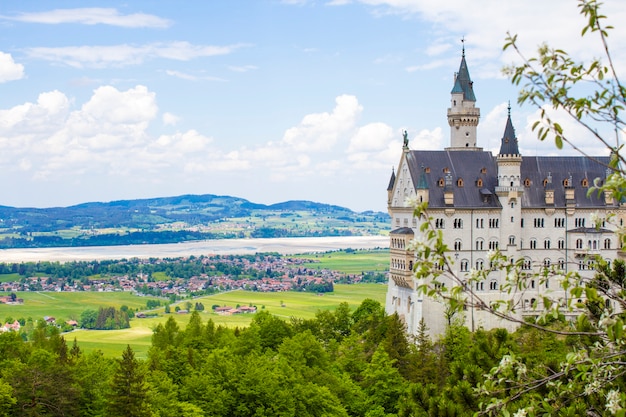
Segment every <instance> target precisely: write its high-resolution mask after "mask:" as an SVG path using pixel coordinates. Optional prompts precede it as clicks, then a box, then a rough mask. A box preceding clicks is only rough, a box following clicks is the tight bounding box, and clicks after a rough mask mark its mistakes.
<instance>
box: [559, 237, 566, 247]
mask: <svg viewBox="0 0 626 417" xmlns="http://www.w3.org/2000/svg"><path fill="white" fill-rule="evenodd" d="M558 246H559V249H565V239H559V243H558Z"/></svg>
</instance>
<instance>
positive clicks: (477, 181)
mask: <svg viewBox="0 0 626 417" xmlns="http://www.w3.org/2000/svg"><path fill="white" fill-rule="evenodd" d="M482 186H483V179H482V178H478V179H477V180H476V187H482Z"/></svg>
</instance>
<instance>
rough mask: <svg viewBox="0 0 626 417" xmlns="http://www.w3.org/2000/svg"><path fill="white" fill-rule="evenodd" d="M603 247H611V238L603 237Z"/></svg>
mask: <svg viewBox="0 0 626 417" xmlns="http://www.w3.org/2000/svg"><path fill="white" fill-rule="evenodd" d="M604 249H611V239H609V238H608V237H607V238H606V239H604Z"/></svg>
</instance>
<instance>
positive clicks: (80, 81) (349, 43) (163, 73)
mask: <svg viewBox="0 0 626 417" xmlns="http://www.w3.org/2000/svg"><path fill="white" fill-rule="evenodd" d="M576 5H577V2H576V1H574V0H550V1H549V2H546V1H539V0H529V1H525V2H520V1H517V2H509V1H502V0H479V1H475V2H471V3H468V2H467V1H464V0H440V1H436V2H435V1H432V0H229V1H200V0H198V1H192V0H188V1H182V2H181V1H179V0H176V1H174V0H161V1H135V0H125V1H115V0H108V1H90V0H80V1H57V0H55V1H49V0H46V1H44V0H32V1H28V2H2V3H0V183H1V184H2V193H0V205H7V206H16V207H54V206H70V205H74V204H79V203H84V202H91V201H103V202H106V201H114V200H125V199H139V198H152V197H166V196H176V195H182V194H218V195H231V196H236V197H241V198H245V199H248V200H250V201H252V202H255V203H263V204H272V203H278V202H282V201H287V200H311V201H317V202H321V203H327V204H336V205H340V206H344V207H348V208H350V209H352V210H355V211H365V210H376V211H386V200H387V193H386V188H387V184H388V182H389V177H390V175H391V172H392V169H394V167H395V166H396V165H397V163H398V161H399V158H400V155H401V152H402V133H403V132H404V131H405V130H406V131H407V132H408V138H409V141H410V148H411V149H443V148H444V147H445V146H448V144H449V136H450V135H449V132H450V128H449V126H448V124H447V119H446V112H447V108H448V107H449V105H450V91H451V89H452V86H453V77H454V73H455V72H456V71H458V68H459V63H460V59H461V50H462V46H463V44H462V42H461V39H464V45H465V53H466V60H467V64H468V68H469V71H470V75H471V77H472V80H473V81H474V91H475V94H476V97H477V103H476V105H477V107H479V108H480V110H481V121H480V124H479V127H478V146H481V147H483V148H485V149H487V150H493V151H497V150H498V148H499V144H500V138H501V137H502V135H503V132H504V127H505V123H506V117H507V107H508V103H509V102H510V103H511V117H512V120H513V124H514V126H515V128H516V132H517V136H518V139H519V146H520V151H521V153H522V155H535V154H558V152H567V150H566V151H557V150H556V149H555V148H554V145H553V143H549V142H540V141H539V140H537V139H536V134H535V133H533V132H531V130H530V126H531V125H532V123H533V122H534V121H535V120H536V119H537V110H536V109H533V108H532V107H529V106H522V107H520V106H519V105H517V91H518V87H516V86H513V85H512V84H511V83H510V81H509V80H508V79H506V77H505V76H504V75H503V74H502V71H501V70H502V67H503V66H504V65H507V64H511V63H513V62H518V61H519V57H517V56H516V55H514V54H513V53H512V52H511V51H505V52H503V50H502V46H503V44H504V42H505V37H506V34H507V32H510V33H515V34H517V35H518V39H519V42H520V46H521V48H522V51H523V52H524V54H525V55H527V56H531V55H533V54H534V52H535V51H536V47H537V46H538V45H539V44H540V43H542V42H548V43H549V44H550V45H551V46H556V47H559V48H562V49H565V50H567V51H568V52H569V53H571V54H572V56H573V57H575V58H577V59H589V58H592V57H597V56H599V55H600V53H601V51H600V50H599V48H598V45H599V44H598V41H597V38H595V37H593V36H588V37H585V38H584V39H581V37H580V31H581V28H582V25H583V24H584V19H583V17H582V16H580V15H579V13H578V9H577V6H576ZM604 11H605V14H606V15H608V18H609V20H608V22H609V23H612V24H613V25H614V26H615V28H614V29H613V30H612V31H611V33H610V36H609V43H610V47H611V51H612V53H613V54H614V58H615V60H616V62H617V64H618V71H619V68H626V62H624V61H625V60H626V28H622V27H620V26H619V23H621V22H623V21H624V20H625V18H626V5H625V4H623V3H622V2H621V1H619V0H606V1H605V7H604ZM620 63H621V64H624V65H621V66H620V65H619V64H620ZM568 123H569V124H571V125H572V128H574V125H573V124H572V123H571V121H570V122H564V124H565V125H566V127H569V125H568ZM573 136H574V137H575V139H576V140H578V141H579V145H580V146H582V147H584V149H585V150H586V151H588V152H591V153H592V154H601V153H602V152H603V149H602V148H601V147H595V146H594V143H593V141H592V140H589V137H586V136H585V135H584V133H582V132H581V133H580V135H576V134H575V135H573Z"/></svg>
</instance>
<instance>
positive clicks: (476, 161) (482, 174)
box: [406, 150, 609, 208]
mask: <svg viewBox="0 0 626 417" xmlns="http://www.w3.org/2000/svg"><path fill="white" fill-rule="evenodd" d="M406 160H407V163H408V166H409V171H410V173H411V178H412V180H413V184H416V187H417V184H420V185H421V184H422V182H423V181H424V179H425V181H426V182H427V184H428V189H429V206H430V207H433V208H437V207H438V208H443V207H445V203H444V186H445V177H446V172H449V173H450V174H451V176H452V190H453V192H454V207H457V208H499V207H501V206H500V202H499V200H498V198H497V196H496V193H495V187H496V185H498V180H497V175H498V166H497V159H496V157H495V156H494V155H492V154H491V152H487V151H470V152H468V151H454V150H443V151H419V150H415V151H410V152H409V153H407V155H406ZM608 162H609V157H608V156H606V157H595V158H588V157H584V156H525V157H522V164H521V168H520V171H521V178H520V182H521V187H522V189H523V193H522V198H521V204H522V207H524V208H531V207H537V208H543V207H546V204H545V190H546V188H549V189H554V203H555V204H554V206H555V207H565V205H566V201H565V188H566V187H565V185H564V180H566V179H567V180H568V181H570V185H571V186H572V187H573V188H574V190H575V191H574V203H575V205H576V207H583V208H584V207H604V206H605V204H604V197H603V196H598V195H597V193H592V194H591V195H590V196H587V192H588V191H589V187H590V186H592V185H593V181H594V179H595V178H604V177H605V175H606V174H605V172H606V165H607V164H608ZM548 175H550V176H551V178H552V184H551V185H549V184H547V185H548V186H547V187H544V180H546V179H547V178H548ZM585 180H586V181H585ZM585 182H586V184H587V186H585V185H584V183H585ZM526 184H528V185H526Z"/></svg>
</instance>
